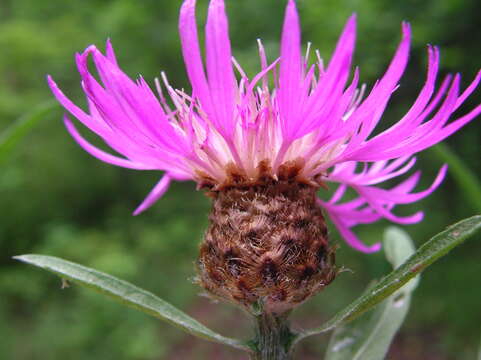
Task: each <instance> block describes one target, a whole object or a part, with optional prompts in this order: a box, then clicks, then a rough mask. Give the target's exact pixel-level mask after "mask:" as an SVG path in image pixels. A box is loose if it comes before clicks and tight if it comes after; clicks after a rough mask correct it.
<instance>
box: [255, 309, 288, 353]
mask: <svg viewBox="0 0 481 360" xmlns="http://www.w3.org/2000/svg"><path fill="white" fill-rule="evenodd" d="M287 316H288V313H287V314H284V315H276V314H271V313H262V314H260V315H258V316H256V340H255V345H256V351H255V353H254V354H253V355H252V359H253V360H291V359H292V352H291V351H290V350H291V349H290V345H291V340H292V338H293V335H294V334H293V333H292V332H291V330H290V329H289V323H288V321H287Z"/></svg>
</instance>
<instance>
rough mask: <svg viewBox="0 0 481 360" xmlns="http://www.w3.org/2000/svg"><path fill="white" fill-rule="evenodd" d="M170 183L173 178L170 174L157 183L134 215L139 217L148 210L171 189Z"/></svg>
mask: <svg viewBox="0 0 481 360" xmlns="http://www.w3.org/2000/svg"><path fill="white" fill-rule="evenodd" d="M170 181H171V177H170V176H169V175H168V174H164V176H162V177H161V178H160V181H159V182H158V183H157V185H155V186H154V188H153V189H152V191H151V192H150V193H149V195H147V197H146V198H145V200H144V201H142V203H141V204H140V205H139V206H138V207H137V209H135V211H134V213H133V215H134V216H136V215H139V214H140V213H141V212H143V211H145V210H147V209H148V208H149V207H151V206H152V205H153V204H154V203H155V202H156V201H157V200H159V199H160V198H161V197H162V195H164V193H165V192H166V191H167V189H168V188H169V185H170Z"/></svg>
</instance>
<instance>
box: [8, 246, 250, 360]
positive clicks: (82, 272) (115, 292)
mask: <svg viewBox="0 0 481 360" xmlns="http://www.w3.org/2000/svg"><path fill="white" fill-rule="evenodd" d="M14 259H16V260H20V261H23V262H25V263H28V264H31V265H35V266H38V267H40V268H43V269H45V270H48V271H50V272H53V273H55V274H57V275H59V276H60V277H62V279H66V280H69V281H71V282H73V283H77V284H79V285H82V286H85V287H88V288H91V289H93V290H95V291H97V292H99V293H102V294H105V295H107V296H109V297H111V298H113V299H115V300H117V301H119V302H121V303H123V304H125V305H127V306H130V307H133V308H135V309H137V310H140V311H143V312H145V313H147V314H149V315H152V316H154V317H156V318H158V319H161V320H165V321H167V322H169V323H171V324H172V325H175V326H177V327H179V328H180V329H182V330H184V331H186V332H188V333H190V334H192V335H195V336H198V337H200V338H203V339H205V340H209V341H214V342H217V343H221V344H225V345H229V346H232V347H234V348H237V349H241V350H245V351H251V349H250V348H249V346H248V345H247V343H244V342H242V341H240V340H237V339H232V338H228V337H224V336H222V335H220V334H217V333H216V332H214V331H212V330H210V329H208V328H207V327H205V326H204V325H202V324H201V323H199V322H198V321H197V320H195V319H193V318H192V317H190V316H189V315H187V314H186V313H184V312H183V311H181V310H179V309H177V308H176V307H174V306H172V305H171V304H169V303H167V302H165V301H164V300H162V299H160V298H159V297H157V296H155V295H154V294H152V293H150V292H148V291H146V290H143V289H140V288H138V287H137V286H134V285H132V284H130V283H128V282H126V281H123V280H120V279H117V278H115V277H113V276H111V275H108V274H105V273H102V272H100V271H97V270H94V269H90V268H87V267H85V266H82V265H79V264H76V263H73V262H70V261H66V260H62V259H60V258H56V257H53V256H44V255H22V256H16V257H14Z"/></svg>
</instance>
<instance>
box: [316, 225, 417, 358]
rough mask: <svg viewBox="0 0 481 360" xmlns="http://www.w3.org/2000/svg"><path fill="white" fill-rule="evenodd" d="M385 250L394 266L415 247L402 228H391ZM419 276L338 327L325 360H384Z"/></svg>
mask: <svg viewBox="0 0 481 360" xmlns="http://www.w3.org/2000/svg"><path fill="white" fill-rule="evenodd" d="M384 251H385V253H386V257H387V259H388V260H389V261H390V262H391V264H392V265H393V267H394V268H397V267H398V266H400V265H401V264H402V263H403V262H404V261H405V260H406V259H407V258H408V257H409V256H411V255H412V254H413V253H414V251H415V249H414V245H413V242H412V240H411V239H410V238H409V236H408V235H407V234H406V233H405V232H404V231H403V230H401V229H399V228H396V227H390V228H388V229H387V231H386V233H385V234H384ZM418 282H419V275H418V276H416V277H415V278H414V279H411V280H410V281H409V282H408V283H407V284H405V285H404V286H403V287H402V288H401V289H399V290H397V291H396V292H394V294H392V295H391V296H389V297H388V298H387V299H386V300H384V301H383V302H381V303H380V304H379V305H377V306H376V307H375V308H374V310H372V311H370V312H368V313H366V314H364V315H363V316H361V317H359V318H358V319H356V320H354V321H352V322H351V323H349V324H347V325H343V326H340V327H338V328H336V330H335V331H334V333H333V334H332V337H331V341H330V342H329V346H328V349H327V353H326V358H325V359H326V360H383V359H384V357H385V356H386V353H387V351H388V350H389V346H390V344H391V342H392V339H393V338H394V335H395V334H396V332H397V331H398V330H399V328H400V327H401V325H402V323H403V322H404V319H405V317H406V314H407V312H408V310H409V304H410V302H411V293H412V291H413V290H414V289H415V288H416V286H417V283H418Z"/></svg>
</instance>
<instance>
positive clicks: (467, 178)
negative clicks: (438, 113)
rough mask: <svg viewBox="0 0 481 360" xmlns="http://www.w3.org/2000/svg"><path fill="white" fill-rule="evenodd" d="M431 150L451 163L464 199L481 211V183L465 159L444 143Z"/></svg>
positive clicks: (477, 210) (453, 174) (454, 176)
mask: <svg viewBox="0 0 481 360" xmlns="http://www.w3.org/2000/svg"><path fill="white" fill-rule="evenodd" d="M431 151H432V152H433V153H434V154H435V155H436V156H437V157H438V158H439V159H441V160H442V161H444V162H446V163H447V164H448V165H449V173H450V174H451V175H452V176H453V178H454V179H455V180H456V182H457V183H458V184H459V186H458V187H459V189H461V190H462V194H463V195H464V199H465V200H466V202H467V203H469V204H471V205H472V207H473V209H475V210H476V212H481V183H480V181H479V178H478V177H477V176H476V175H475V174H474V173H473V172H472V171H471V169H470V168H468V167H467V166H466V164H465V163H464V162H463V160H462V159H461V158H460V157H459V156H458V155H456V153H455V152H453V151H452V150H451V149H450V148H449V146H448V145H446V144H444V143H440V144H437V145H436V146H433V147H432V148H431Z"/></svg>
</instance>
